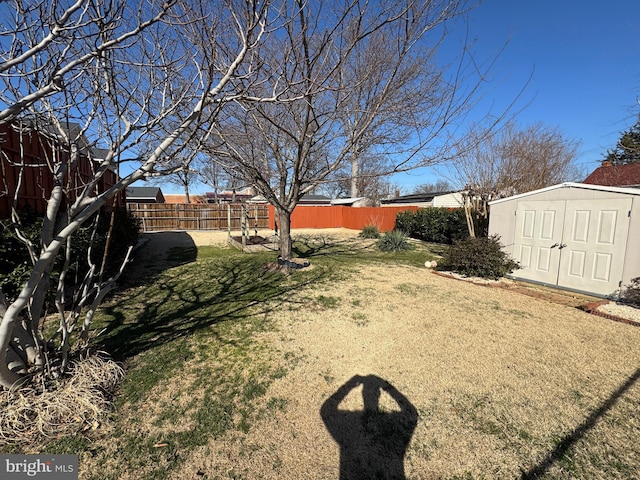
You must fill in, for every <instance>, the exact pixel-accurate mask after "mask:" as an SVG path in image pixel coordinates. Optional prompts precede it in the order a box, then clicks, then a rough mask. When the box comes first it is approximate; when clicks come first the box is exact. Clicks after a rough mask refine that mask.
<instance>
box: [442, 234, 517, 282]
mask: <svg viewBox="0 0 640 480" xmlns="http://www.w3.org/2000/svg"><path fill="white" fill-rule="evenodd" d="M500 247H501V245H500V238H499V237H498V236H497V235H493V236H491V237H488V238H487V237H482V238H473V237H468V238H466V239H464V240H459V241H457V242H455V243H454V244H453V245H452V246H450V247H449V248H448V250H447V251H446V252H445V254H444V256H443V258H442V260H441V261H440V262H439V265H438V270H448V271H452V272H456V273H459V274H461V275H465V276H467V277H482V278H492V279H494V280H497V279H498V278H500V277H503V276H504V275H506V274H507V273H511V272H513V271H514V270H515V269H517V268H518V266H519V264H518V262H516V261H515V260H513V259H511V258H509V257H508V256H507V254H506V253H505V252H503V251H502V250H501V248H500Z"/></svg>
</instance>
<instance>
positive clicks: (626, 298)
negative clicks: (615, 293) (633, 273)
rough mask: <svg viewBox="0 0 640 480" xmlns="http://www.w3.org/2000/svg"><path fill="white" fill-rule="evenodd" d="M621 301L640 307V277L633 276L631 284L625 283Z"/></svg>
mask: <svg viewBox="0 0 640 480" xmlns="http://www.w3.org/2000/svg"><path fill="white" fill-rule="evenodd" d="M620 301H621V302H623V303H628V304H629V305H633V306H634V307H638V308H640V277H636V278H633V279H632V280H631V283H630V284H629V285H625V287H624V288H623V289H622V292H621V294H620Z"/></svg>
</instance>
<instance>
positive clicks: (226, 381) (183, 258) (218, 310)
mask: <svg viewBox="0 0 640 480" xmlns="http://www.w3.org/2000/svg"><path fill="white" fill-rule="evenodd" d="M294 254H295V255H296V256H297V257H299V258H304V259H308V260H310V261H311V262H312V264H313V268H310V269H305V270H301V271H296V272H294V273H292V274H290V275H284V274H283V273H281V272H279V271H275V270H273V269H270V268H268V266H269V265H270V264H272V263H273V262H274V261H275V260H276V254H274V253H253V254H243V253H240V252H238V251H237V250H235V249H233V248H225V247H200V248H199V249H197V255H196V252H195V251H194V250H193V248H179V249H173V250H172V251H171V252H170V254H169V260H171V261H172V262H175V264H176V265H178V266H177V267H175V268H170V269H167V270H165V271H163V272H161V273H159V274H157V275H155V276H154V277H152V278H149V279H147V280H146V281H145V283H144V284H141V285H133V286H131V287H130V288H128V289H126V290H124V291H120V292H118V294H116V296H115V297H114V298H112V299H111V300H110V301H109V302H108V303H107V304H106V305H105V306H104V307H103V308H102V309H101V311H100V313H99V314H98V315H97V316H96V317H97V318H96V322H95V325H94V330H95V331H102V330H104V332H105V333H103V334H102V335H100V336H99V337H98V338H97V342H98V345H99V348H100V349H101V350H104V351H105V352H108V353H109V354H111V355H112V356H113V357H114V359H116V360H118V361H120V362H123V364H124V365H125V367H126V371H127V374H126V377H125V378H124V381H123V382H122V385H121V388H120V391H119V393H118V396H117V398H116V399H115V404H114V406H115V408H114V411H113V412H112V415H111V417H110V418H109V419H108V420H107V421H106V423H107V425H106V428H105V429H102V430H98V431H96V432H93V433H89V434H87V433H86V432H85V433H82V434H78V435H75V436H68V437H64V438H60V439H56V440H54V441H52V442H50V443H49V444H48V446H47V447H46V451H47V452H50V453H69V454H71V453H78V452H82V453H81V457H82V458H85V459H87V458H89V457H91V458H94V459H104V461H105V462H106V464H107V465H111V464H112V463H113V462H115V464H114V465H113V466H112V468H103V469H101V470H100V471H93V472H91V473H88V474H87V478H95V479H111V478H113V479H118V478H121V476H122V473H123V472H124V471H128V472H137V474H136V475H139V477H137V478H148V479H151V478H158V479H161V478H162V479H164V478H170V472H171V471H172V470H174V469H176V468H179V467H180V465H181V463H182V462H183V461H184V458H185V453H186V452H188V451H190V450H192V449H194V448H199V447H203V446H205V445H206V444H207V442H208V441H209V439H210V438H211V437H212V436H213V437H216V436H220V435H222V434H223V433H224V432H226V431H227V430H229V429H237V430H239V431H247V430H248V429H249V428H250V426H251V423H252V422H253V421H255V420H256V419H259V418H261V417H262V416H264V415H269V413H270V411H273V410H278V409H283V408H285V407H286V404H285V403H286V402H285V401H284V400H283V399H280V398H268V399H264V398H262V397H263V396H264V395H265V393H266V391H267V387H268V386H269V384H270V382H272V381H273V380H274V379H277V378H279V377H281V376H283V375H285V374H286V373H287V368H289V367H290V366H291V365H292V364H294V363H295V359H294V358H290V357H286V358H283V357H281V356H279V352H273V351H270V350H269V349H268V348H266V346H265V345H264V344H263V343H261V341H260V340H259V337H260V333H261V332H265V331H269V330H270V329H272V328H273V325H272V323H271V321H270V320H269V312H270V311H271V310H273V309H277V308H280V306H281V305H282V304H285V303H286V304H287V308H292V305H293V308H295V305H296V304H299V305H301V306H304V305H305V304H307V303H318V302H320V304H322V303H323V302H329V303H330V302H331V301H332V300H335V299H323V298H322V297H320V299H319V300H318V299H315V298H311V297H306V296H305V294H301V295H297V294H296V293H297V292H299V291H302V290H303V289H305V288H306V287H308V286H309V285H317V286H320V285H322V284H323V283H324V282H333V281H337V280H339V279H340V278H344V277H345V276H346V275H348V274H349V272H350V271H351V269H352V267H354V266H356V265H358V264H361V263H362V262H394V263H398V262H399V263H404V264H408V265H421V264H423V263H424V261H425V259H426V258H428V259H431V258H432V257H433V255H432V254H431V253H430V251H429V250H428V249H427V248H425V247H422V248H420V247H418V248H414V249H412V250H409V251H405V252H399V253H396V254H390V253H382V252H380V251H379V250H378V249H377V248H376V247H375V245H373V243H372V242H356V243H354V242H352V241H338V242H335V241H330V240H328V239H325V238H303V239H301V240H299V241H297V242H296V243H295V244H294ZM194 259H195V261H194ZM181 375H188V376H189V377H190V378H191V381H190V382H189V384H190V385H193V384H199V385H201V386H202V388H201V389H200V390H199V391H198V392H194V391H192V390H190V389H189V388H188V387H185V389H184V390H183V391H181V390H177V391H175V392H171V394H170V395H163V397H162V398H158V397H157V394H158V386H159V385H162V383H163V382H164V381H166V380H167V379H169V378H172V377H175V376H181ZM259 398H260V399H261V402H260V404H261V406H260V407H256V405H257V403H256V400H257V399H259ZM175 404H180V405H181V408H179V409H174V407H173V405H175ZM150 405H153V407H152V408H151V407H150ZM149 410H154V414H153V415H152V417H153V420H152V421H153V423H154V425H153V427H152V428H147V426H145V423H146V422H148V421H149V418H148V416H147V415H145V414H144V413H141V412H148V411H149ZM158 412H159V413H158ZM185 412H186V414H185ZM139 413H141V414H139ZM180 423H184V424H188V425H189V426H190V428H188V429H185V430H184V431H176V430H175V429H173V428H168V427H169V426H172V425H176V424H180ZM105 434H106V435H107V438H105ZM165 444H166V445H167V446H166V447H154V445H165ZM107 459H109V461H107ZM134 476H135V475H134Z"/></svg>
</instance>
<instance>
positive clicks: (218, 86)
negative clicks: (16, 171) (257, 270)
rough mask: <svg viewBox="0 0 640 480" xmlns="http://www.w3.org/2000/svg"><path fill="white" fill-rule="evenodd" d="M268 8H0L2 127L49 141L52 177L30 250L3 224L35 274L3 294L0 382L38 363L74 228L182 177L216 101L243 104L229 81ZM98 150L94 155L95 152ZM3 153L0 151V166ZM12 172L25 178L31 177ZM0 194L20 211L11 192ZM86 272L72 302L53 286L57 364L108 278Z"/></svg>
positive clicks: (223, 4) (98, 2)
mask: <svg viewBox="0 0 640 480" xmlns="http://www.w3.org/2000/svg"><path fill="white" fill-rule="evenodd" d="M276 10H277V8H276ZM270 12H271V10H270V5H269V4H268V3H265V2H260V1H248V2H247V1H233V0H229V1H219V2H204V1H203V2H198V1H197V0H194V1H190V0H185V1H180V0H169V1H159V2H155V1H154V0H139V1H135V0H129V1H125V2H116V1H108V0H75V1H74V0H62V1H56V2H40V3H31V2H22V1H21V0H14V1H13V2H2V3H0V17H1V18H2V22H0V44H1V45H2V51H1V53H0V123H1V124H5V125H6V124H8V123H11V124H12V125H18V127H19V128H21V129H23V130H24V129H30V130H32V131H37V132H39V133H45V134H46V136H47V137H48V138H49V139H50V141H52V142H54V143H55V144H56V145H58V147H57V148H56V149H54V150H53V152H54V155H53V156H52V157H51V158H47V159H42V163H41V164H40V165H38V166H37V167H36V168H42V169H45V170H47V172H46V173H43V175H51V177H52V178H53V179H54V180H53V187H52V189H51V191H50V192H44V194H46V195H47V198H46V200H47V212H46V215H45V219H44V223H43V228H42V232H41V239H40V242H39V243H38V244H34V243H31V242H30V241H28V239H27V238H26V236H25V235H24V234H23V232H21V226H20V218H19V212H17V210H15V209H14V211H13V214H12V227H11V228H12V229H13V231H14V233H15V235H16V236H17V237H18V238H20V239H22V240H23V241H24V243H25V247H26V248H27V249H28V250H29V252H30V254H31V258H32V260H33V267H32V270H31V273H30V276H29V279H28V281H27V282H26V284H25V285H24V287H23V289H22V291H21V292H20V294H19V295H18V297H17V298H16V299H15V300H14V301H12V302H7V301H6V299H5V297H4V296H3V295H0V313H1V314H2V322H1V323H0V384H1V385H2V386H4V387H6V388H11V387H12V386H16V385H18V384H20V383H21V382H23V381H24V380H25V378H27V377H24V376H23V374H24V373H29V372H34V371H35V372H37V371H39V370H40V369H42V368H43V367H44V364H45V355H44V349H45V348H46V346H45V343H44V339H43V338H42V337H41V335H42V334H41V329H40V324H41V321H42V319H43V316H44V314H45V303H44V302H45V298H46V294H47V292H48V291H49V287H50V283H51V278H52V277H51V273H52V269H53V266H54V264H55V262H56V261H57V259H58V258H59V254H60V252H62V253H63V258H64V256H67V257H68V255H69V252H70V245H71V239H72V237H73V235H74V233H75V232H76V231H77V230H78V228H79V227H80V226H81V225H82V224H83V223H85V222H88V221H89V220H90V219H92V218H94V216H95V214H96V213H98V212H99V210H100V209H101V207H103V206H104V205H105V204H107V202H110V201H111V199H112V198H113V197H114V195H115V194H116V193H117V192H119V191H121V190H123V189H124V188H126V187H127V186H128V185H130V184H132V183H133V182H135V181H136V180H139V179H142V178H146V177H148V176H153V175H157V174H161V173H170V172H172V171H175V170H176V169H182V168H184V163H183V164H178V165H176V164H175V163H173V162H172V161H171V160H172V159H173V158H174V157H176V156H179V155H181V154H183V153H184V150H185V149H186V148H187V147H190V148H191V149H193V148H194V145H196V146H197V144H198V142H199V141H201V140H202V139H205V138H206V126H207V125H210V124H211V122H212V121H213V119H215V116H216V115H218V113H219V112H220V111H221V110H222V109H223V107H224V105H226V104H227V103H229V102H233V101H238V100H239V99H241V98H246V92H245V91H244V90H237V89H236V88H237V86H238V85H237V83H232V82H231V80H232V79H233V80H234V81H236V82H237V81H239V79H242V81H243V82H244V83H245V84H246V85H249V84H250V83H251V78H252V72H251V67H247V68H246V69H245V68H243V65H244V62H246V61H248V57H250V56H251V55H252V54H251V52H252V51H254V50H256V49H257V48H258V47H259V46H260V45H261V39H262V37H263V35H264V34H265V32H266V29H267V23H268V22H269V15H270V14H271V13H270ZM274 15H275V16H277V11H276V13H274ZM248 63H249V64H250V65H251V62H250V61H248ZM251 100H252V101H260V100H263V101H273V100H274V99H273V98H253V99H251ZM72 126H73V128H71V127H72ZM203 128H204V130H203ZM25 138H26V137H25ZM1 147H2V145H1V144H0V150H1ZM95 147H99V150H100V152H101V154H100V155H99V156H93V155H92V152H95V151H96V149H95ZM87 154H88V155H89V156H90V157H91V165H92V167H93V172H92V175H91V176H90V178H88V179H86V180H85V181H84V182H83V183H82V184H75V185H70V184H69V182H68V179H69V177H70V176H71V175H70V173H71V172H73V171H74V170H73V169H74V167H75V166H76V165H77V163H78V161H79V159H80V157H81V156H82V155H87ZM7 158H8V157H7V156H5V155H4V154H3V155H2V156H0V161H3V162H5V161H6V160H7ZM132 158H133V159H135V160H134V161H133V163H132V165H133V169H131V170H133V171H132V172H131V173H129V174H126V175H122V177H121V178H120V180H119V181H117V182H116V184H115V185H113V186H112V187H110V188H108V189H106V190H103V191H101V190H99V189H98V185H99V184H100V180H101V178H102V177H103V176H104V175H105V173H106V172H107V171H109V170H111V171H113V170H118V169H119V168H120V167H121V166H122V165H123V164H125V163H126V162H127V161H128V160H127V159H132ZM184 158H186V159H187V161H188V160H189V159H190V158H191V156H190V155H185V156H184ZM5 163H6V162H5ZM16 165H17V166H18V167H19V168H20V171H21V172H23V171H24V169H26V168H32V167H29V166H27V165H25V164H24V162H18V163H17V164H14V165H12V167H15V166H16ZM20 175H22V173H21V174H20ZM2 187H3V190H4V192H3V193H4V195H7V196H9V197H10V198H12V200H13V202H14V205H16V204H17V198H18V197H19V195H20V194H21V193H20V191H19V188H18V189H15V191H8V189H7V188H6V187H7V185H3V186H2ZM125 263H126V262H125ZM64 265H65V267H63V268H67V262H65V263H64ZM123 268H124V264H123ZM89 271H90V274H89V275H88V276H87V278H85V279H84V281H83V284H82V285H80V286H79V287H78V288H79V289H78V291H76V292H75V293H72V292H67V291H65V288H66V285H65V284H64V272H63V274H62V275H60V276H59V278H58V294H57V301H56V308H57V313H58V316H59V321H60V328H59V331H58V333H57V334H56V338H55V339H52V341H53V340H56V341H58V342H59V343H60V344H61V347H62V348H61V349H60V350H57V351H61V352H62V359H61V361H60V362H59V363H58V366H60V367H61V368H64V366H65V363H66V352H68V351H69V349H70V347H71V338H72V337H74V338H77V339H79V340H81V341H84V340H85V339H86V337H87V332H88V326H89V324H90V322H91V318H92V316H93V312H94V311H95V308H96V307H97V305H99V303H100V302H101V301H102V299H103V298H104V295H105V294H106V293H107V292H108V291H109V290H110V289H111V288H113V284H114V282H115V280H117V277H114V278H102V276H101V268H100V266H99V265H91V266H90V268H89ZM81 314H82V315H84V318H81V317H80V315H81ZM49 367H51V365H50V366H49ZM54 370H55V369H54ZM54 370H52V369H51V368H48V369H47V371H54Z"/></svg>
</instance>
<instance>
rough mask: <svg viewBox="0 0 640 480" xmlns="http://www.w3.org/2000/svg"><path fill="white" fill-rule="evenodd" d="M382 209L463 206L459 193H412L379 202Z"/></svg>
mask: <svg viewBox="0 0 640 480" xmlns="http://www.w3.org/2000/svg"><path fill="white" fill-rule="evenodd" d="M380 203H381V206H383V207H400V206H415V207H420V208H428V207H441V208H461V207H462V206H463V205H464V200H463V198H462V193H460V192H434V193H414V194H411V195H401V196H399V197H394V198H387V199H384V200H381V201H380Z"/></svg>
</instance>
